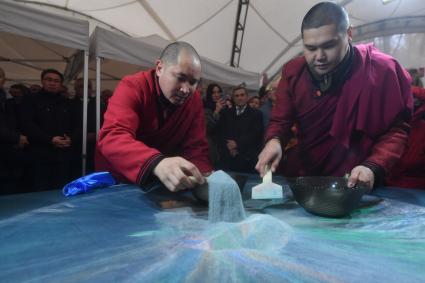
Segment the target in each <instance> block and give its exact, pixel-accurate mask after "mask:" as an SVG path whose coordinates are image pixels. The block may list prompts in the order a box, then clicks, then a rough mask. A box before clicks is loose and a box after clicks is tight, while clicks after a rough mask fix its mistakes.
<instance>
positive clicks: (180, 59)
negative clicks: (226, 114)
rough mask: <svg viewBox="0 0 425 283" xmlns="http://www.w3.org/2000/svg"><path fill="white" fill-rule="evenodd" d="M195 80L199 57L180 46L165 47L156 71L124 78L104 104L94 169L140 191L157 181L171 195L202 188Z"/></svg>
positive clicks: (202, 145)
mask: <svg viewBox="0 0 425 283" xmlns="http://www.w3.org/2000/svg"><path fill="white" fill-rule="evenodd" d="M200 79H201V63H200V58H199V55H198V54H197V53H196V51H195V49H194V48H193V47H192V46H191V45H189V44H188V43H185V42H175V43H172V44H170V45H169V46H167V47H166V48H165V49H164V51H163V52H162V54H161V56H160V59H158V60H157V61H156V68H155V69H152V70H148V71H145V72H140V73H136V74H134V75H130V76H127V77H125V78H124V79H123V80H122V81H121V82H120V84H119V85H118V86H117V88H116V90H115V93H114V95H113V96H112V97H111V99H110V100H109V105H108V109H107V111H106V113H105V116H104V124H103V127H102V129H101V130H100V133H99V140H98V143H97V153H96V169H97V170H103V171H109V172H111V173H112V175H113V176H114V177H115V178H117V179H118V180H120V181H124V182H131V183H135V184H139V185H141V186H143V185H146V184H148V183H150V182H152V181H154V179H159V180H160V181H161V182H162V183H163V184H164V185H165V186H166V187H167V188H168V189H169V190H170V191H178V190H181V189H185V188H193V187H194V186H196V185H197V184H202V183H203V182H204V181H205V180H204V175H207V174H208V173H209V172H211V171H212V166H211V164H210V161H209V158H208V144H207V140H206V138H205V122H204V111H203V107H202V100H201V95H200V93H199V91H197V85H198V83H199V81H200ZM189 176H192V177H194V178H189Z"/></svg>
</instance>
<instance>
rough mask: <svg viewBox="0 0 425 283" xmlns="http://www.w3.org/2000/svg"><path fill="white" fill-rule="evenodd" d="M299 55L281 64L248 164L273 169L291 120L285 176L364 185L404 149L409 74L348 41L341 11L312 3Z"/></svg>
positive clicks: (375, 179) (372, 181) (409, 108)
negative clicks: (293, 135) (292, 141)
mask: <svg viewBox="0 0 425 283" xmlns="http://www.w3.org/2000/svg"><path fill="white" fill-rule="evenodd" d="M301 32H302V39H303V45H304V56H302V57H299V58H296V59H294V60H292V61H290V62H289V63H287V64H286V65H285V66H284V67H283V71H282V78H281V81H280V82H279V86H278V90H277V103H276V106H275V107H274V108H273V110H272V115H271V118H270V123H269V126H268V129H267V132H266V144H265V147H264V149H263V151H262V152H261V153H260V155H259V161H258V163H257V165H256V169H257V170H258V171H259V172H260V175H261V176H263V175H264V168H265V165H267V164H269V165H271V169H272V171H275V170H276V168H277V166H278V164H279V162H280V161H281V158H282V148H284V147H285V145H286V143H287V142H288V139H289V137H290V129H291V127H292V125H293V124H294V123H296V124H297V129H298V132H297V138H298V144H297V146H296V148H295V149H294V150H291V151H289V152H288V154H287V156H286V159H285V162H283V164H282V165H283V166H282V167H283V173H284V174H285V175H287V176H343V175H345V174H346V173H349V174H350V177H349V180H348V186H349V187H352V186H354V185H355V184H356V183H357V182H358V181H362V182H365V183H367V184H368V185H369V187H370V188H372V187H373V185H374V184H375V183H378V182H380V181H382V180H383V178H384V176H385V173H386V172H388V170H389V169H390V168H391V167H392V166H393V165H394V164H395V163H396V161H397V160H398V159H399V158H400V157H401V155H402V154H403V151H404V150H405V147H406V144H407V139H408V132H409V129H410V126H409V124H408V122H409V120H410V118H411V112H412V108H413V99H412V95H411V90H410V76H409V75H408V73H407V72H406V71H405V70H404V69H403V68H402V67H401V66H400V65H399V64H398V63H397V62H396V60H395V59H393V58H392V57H390V56H388V55H386V54H383V53H381V52H380V51H378V50H377V49H375V48H374V47H373V46H372V45H358V46H352V45H351V27H350V25H349V20H348V15H347V12H346V11H345V9H344V8H343V7H341V6H339V5H338V4H335V3H333V2H322V3H319V4H317V5H315V6H314V7H313V8H311V9H310V11H309V12H308V13H307V14H306V16H305V17H304V19H303V23H302V27H301Z"/></svg>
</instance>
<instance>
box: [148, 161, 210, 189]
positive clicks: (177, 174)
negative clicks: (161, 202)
mask: <svg viewBox="0 0 425 283" xmlns="http://www.w3.org/2000/svg"><path fill="white" fill-rule="evenodd" d="M153 173H154V174H155V176H157V177H158V178H159V180H160V181H161V182H162V183H163V184H164V185H165V187H167V189H169V190H170V191H172V192H177V191H179V190H183V189H187V188H193V187H195V186H196V185H198V184H203V183H204V182H205V178H204V176H202V174H201V172H199V170H198V168H196V166H195V165H194V164H193V163H191V162H189V161H187V160H186V159H184V158H181V157H169V158H164V159H163V160H161V161H160V162H159V163H158V165H156V167H155V168H154V170H153ZM189 176H191V178H189Z"/></svg>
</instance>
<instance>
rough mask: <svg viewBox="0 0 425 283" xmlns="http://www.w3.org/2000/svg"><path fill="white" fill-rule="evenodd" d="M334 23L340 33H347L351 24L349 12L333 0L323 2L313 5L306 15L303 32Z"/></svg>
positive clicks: (302, 26)
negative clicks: (332, 0)
mask: <svg viewBox="0 0 425 283" xmlns="http://www.w3.org/2000/svg"><path fill="white" fill-rule="evenodd" d="M332 24H334V25H335V26H336V28H337V31H338V33H341V34H343V33H346V32H347V29H348V28H349V26H350V21H349V19H348V14H347V11H345V9H344V8H343V7H342V6H340V5H338V4H336V3H333V2H321V3H318V4H316V5H314V6H313V8H311V9H310V10H309V11H308V12H307V14H306V15H305V16H304V19H303V22H302V25H301V34H302V35H303V36H304V30H306V29H314V28H319V27H322V26H326V25H332Z"/></svg>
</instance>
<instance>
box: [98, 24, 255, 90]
mask: <svg viewBox="0 0 425 283" xmlns="http://www.w3.org/2000/svg"><path fill="white" fill-rule="evenodd" d="M166 42H167V41H166V40H162V41H156V43H157V44H158V43H159V45H157V46H155V45H152V44H150V43H147V42H145V40H144V39H143V38H140V39H136V38H131V37H128V36H126V35H124V34H120V33H116V32H112V31H109V30H106V29H103V28H100V27H97V28H96V29H95V31H94V33H93V34H92V37H91V44H90V45H91V47H93V50H94V55H95V56H96V57H101V58H108V59H113V60H117V61H122V62H126V63H129V64H135V65H140V66H143V67H145V68H149V67H153V66H154V63H155V60H156V59H157V58H158V57H159V56H160V54H161V51H162V49H163V48H164V47H165V46H164V43H166ZM201 60H202V77H203V78H205V79H207V80H209V81H216V82H221V83H224V84H227V85H236V84H240V83H242V82H245V84H246V85H247V87H248V88H250V89H254V90H255V89H257V88H258V87H259V84H260V75H259V74H256V73H252V72H247V71H243V70H238V69H236V68H232V67H229V66H226V65H224V64H220V63H217V62H214V61H213V60H210V59H207V58H204V57H202V58H201Z"/></svg>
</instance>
